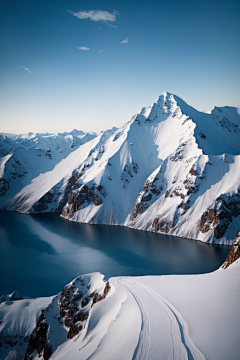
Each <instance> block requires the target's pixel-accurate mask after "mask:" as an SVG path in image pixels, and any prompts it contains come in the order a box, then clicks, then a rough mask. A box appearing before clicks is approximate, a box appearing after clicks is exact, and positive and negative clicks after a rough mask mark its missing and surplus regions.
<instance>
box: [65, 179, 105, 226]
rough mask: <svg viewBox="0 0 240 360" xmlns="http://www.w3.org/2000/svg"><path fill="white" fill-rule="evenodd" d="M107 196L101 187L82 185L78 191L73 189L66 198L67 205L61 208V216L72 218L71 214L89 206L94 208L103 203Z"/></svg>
mask: <svg viewBox="0 0 240 360" xmlns="http://www.w3.org/2000/svg"><path fill="white" fill-rule="evenodd" d="M106 196H107V192H106V190H105V188H104V186H103V185H101V184H99V185H96V184H92V185H86V184H84V185H83V186H82V187H81V188H79V189H73V190H72V191H71V193H70V195H69V197H68V201H67V205H66V206H65V207H64V208H63V211H62V215H63V216H65V217H68V218H70V219H71V218H72V217H73V214H74V213H75V212H76V211H78V210H80V209H82V208H84V207H85V206H87V205H89V204H91V203H92V204H94V205H95V206H98V205H101V204H102V203H103V198H105V197H106Z"/></svg>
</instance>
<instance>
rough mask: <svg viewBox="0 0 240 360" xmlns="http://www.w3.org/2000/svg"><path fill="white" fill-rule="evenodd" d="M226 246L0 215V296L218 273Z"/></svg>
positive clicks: (51, 217)
mask: <svg viewBox="0 0 240 360" xmlns="http://www.w3.org/2000/svg"><path fill="white" fill-rule="evenodd" d="M228 251H229V247H227V246H216V245H215V246H214V245H209V244H204V243H201V242H199V241H194V240H189V239H182V238H177V237H174V236H168V235H162V234H155V233H149V232H143V231H138V230H132V229H128V228H124V227H120V226H106V225H88V224H79V223H73V222H70V221H67V220H65V219H62V218H60V217H59V215H58V214H54V213H48V214H34V215H23V214H18V213H14V212H0V295H1V294H3V293H10V292H12V291H13V290H15V289H18V290H20V291H21V292H22V293H24V294H25V295H27V296H47V295H54V294H56V293H58V292H59V291H61V290H62V288H63V287H64V286H65V285H66V284H67V283H68V282H70V281H71V280H72V279H74V278H75V277H76V276H78V275H80V274H86V273H89V272H94V271H100V272H103V273H107V274H110V275H113V276H116V275H158V274H198V273H203V272H210V271H213V270H215V269H217V268H218V267H219V266H220V265H221V264H222V263H223V262H224V260H225V258H226V256H227V253H228Z"/></svg>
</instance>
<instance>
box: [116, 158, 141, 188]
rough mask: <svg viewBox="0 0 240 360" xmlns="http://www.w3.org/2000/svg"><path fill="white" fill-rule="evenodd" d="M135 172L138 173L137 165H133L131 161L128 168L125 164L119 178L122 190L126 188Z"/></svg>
mask: <svg viewBox="0 0 240 360" xmlns="http://www.w3.org/2000/svg"><path fill="white" fill-rule="evenodd" d="M137 172H138V164H137V163H134V162H133V161H132V162H131V164H130V166H129V165H127V164H126V165H125V166H124V168H123V171H122V174H121V176H120V180H121V181H122V187H123V189H126V188H127V185H128V184H129V182H130V179H131V178H132V177H133V176H134V174H137Z"/></svg>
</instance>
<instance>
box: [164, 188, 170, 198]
mask: <svg viewBox="0 0 240 360" xmlns="http://www.w3.org/2000/svg"><path fill="white" fill-rule="evenodd" d="M169 194H170V191H169V190H167V191H166V193H165V199H166V198H167V197H168V196H169Z"/></svg>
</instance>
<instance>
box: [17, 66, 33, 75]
mask: <svg viewBox="0 0 240 360" xmlns="http://www.w3.org/2000/svg"><path fill="white" fill-rule="evenodd" d="M20 67H21V68H23V69H24V70H26V71H27V72H29V73H30V74H33V72H32V71H31V70H29V69H28V68H26V67H25V66H20Z"/></svg>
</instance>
